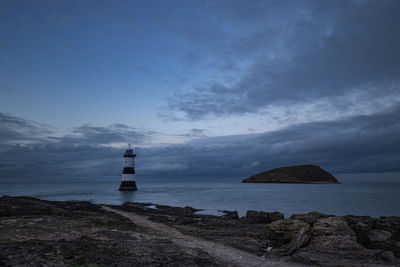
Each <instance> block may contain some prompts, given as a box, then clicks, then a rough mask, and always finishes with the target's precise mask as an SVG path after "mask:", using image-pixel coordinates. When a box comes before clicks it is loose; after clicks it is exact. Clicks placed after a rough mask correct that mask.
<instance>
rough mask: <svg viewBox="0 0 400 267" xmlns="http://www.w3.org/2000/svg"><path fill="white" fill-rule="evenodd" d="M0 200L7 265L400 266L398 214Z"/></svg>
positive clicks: (0, 247)
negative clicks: (214, 211) (217, 211)
mask: <svg viewBox="0 0 400 267" xmlns="http://www.w3.org/2000/svg"><path fill="white" fill-rule="evenodd" d="M197 211H198V210H196V209H194V208H191V207H184V208H179V207H170V206H164V205H153V204H146V203H125V204H124V205H119V206H118V205H96V204H92V203H90V202H66V201H65V202H64V201H63V202H57V201H45V200H39V199H35V198H29V197H7V196H3V197H1V198H0V266H91V267H95V266H309V265H323V266H400V260H399V257H400V217H380V218H372V217H368V216H353V215H348V216H340V217H339V216H333V215H326V214H321V213H318V212H313V213H308V214H295V215H292V216H291V217H290V218H286V219H285V218H284V215H283V214H282V213H279V212H270V213H269V212H258V211H248V212H247V214H246V216H245V217H242V218H239V217H238V213H237V212H235V211H225V212H224V215H223V216H212V215H200V214H197V213H196V212H197Z"/></svg>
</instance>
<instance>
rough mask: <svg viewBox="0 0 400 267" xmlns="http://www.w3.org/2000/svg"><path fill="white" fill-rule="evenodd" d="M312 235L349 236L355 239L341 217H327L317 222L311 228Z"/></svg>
mask: <svg viewBox="0 0 400 267" xmlns="http://www.w3.org/2000/svg"><path fill="white" fill-rule="evenodd" d="M312 234H313V235H314V236H322V235H342V236H344V235H349V236H354V237H355V233H354V232H353V230H352V229H351V228H350V226H349V225H348V224H347V222H345V221H344V220H343V218H341V217H329V218H323V219H320V220H318V222H316V223H315V224H314V227H313V228H312Z"/></svg>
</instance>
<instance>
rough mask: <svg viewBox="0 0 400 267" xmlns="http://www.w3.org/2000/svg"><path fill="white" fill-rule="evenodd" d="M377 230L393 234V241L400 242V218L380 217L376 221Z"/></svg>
mask: <svg viewBox="0 0 400 267" xmlns="http://www.w3.org/2000/svg"><path fill="white" fill-rule="evenodd" d="M375 228H376V229H379V230H385V231H388V232H390V233H391V234H392V239H394V240H399V241H400V217H394V216H391V217H380V218H379V219H378V220H376V224H375Z"/></svg>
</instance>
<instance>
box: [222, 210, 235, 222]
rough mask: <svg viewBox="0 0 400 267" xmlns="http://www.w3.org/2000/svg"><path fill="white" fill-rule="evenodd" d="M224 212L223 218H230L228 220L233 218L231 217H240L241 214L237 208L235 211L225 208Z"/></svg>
mask: <svg viewBox="0 0 400 267" xmlns="http://www.w3.org/2000/svg"><path fill="white" fill-rule="evenodd" d="M222 212H223V213H225V214H224V215H223V216H222V218H224V219H228V220H231V219H233V220H236V219H239V214H238V212H237V211H236V210H235V211H229V210H223V211H222Z"/></svg>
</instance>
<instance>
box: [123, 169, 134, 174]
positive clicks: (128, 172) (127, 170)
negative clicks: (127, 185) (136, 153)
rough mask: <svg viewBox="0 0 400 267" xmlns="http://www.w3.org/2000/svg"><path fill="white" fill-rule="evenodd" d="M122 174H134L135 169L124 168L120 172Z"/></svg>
mask: <svg viewBox="0 0 400 267" xmlns="http://www.w3.org/2000/svg"><path fill="white" fill-rule="evenodd" d="M122 173H123V174H135V168H132V167H125V168H124V170H123V171H122Z"/></svg>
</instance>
